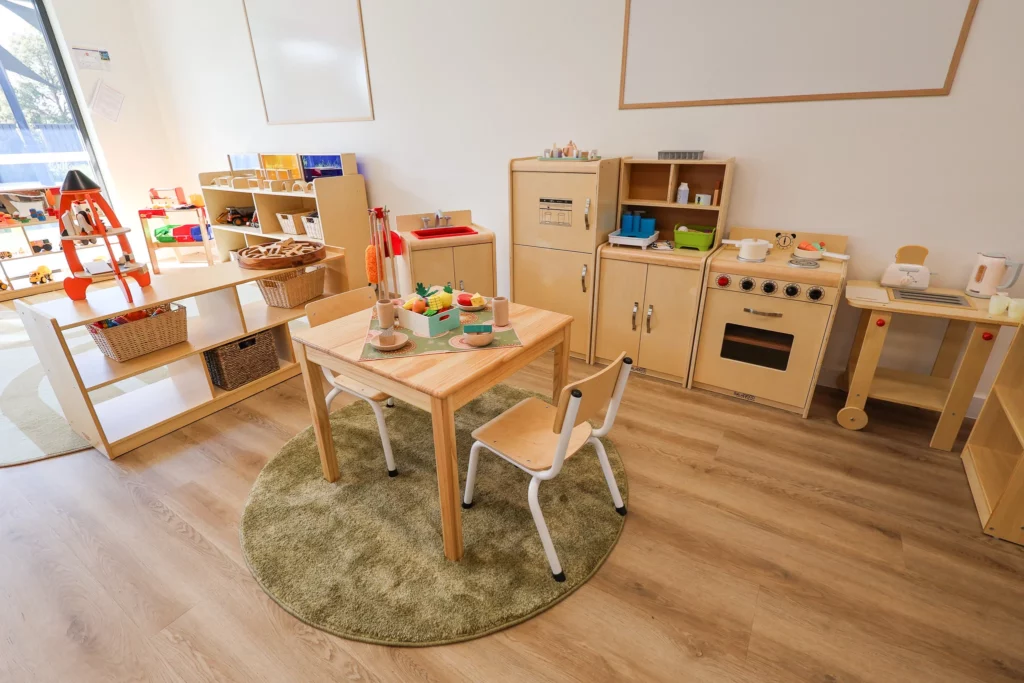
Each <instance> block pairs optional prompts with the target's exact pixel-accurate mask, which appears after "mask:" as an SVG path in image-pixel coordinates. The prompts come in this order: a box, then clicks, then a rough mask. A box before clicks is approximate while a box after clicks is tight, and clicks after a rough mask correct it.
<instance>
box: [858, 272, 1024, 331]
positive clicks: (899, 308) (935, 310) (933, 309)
mask: <svg viewBox="0 0 1024 683" xmlns="http://www.w3.org/2000/svg"><path fill="white" fill-rule="evenodd" d="M851 289H853V290H854V291H855V292H856V291H857V290H858V289H860V290H867V289H870V290H872V291H874V292H881V293H883V294H884V295H885V297H886V299H887V301H886V302H884V303H883V302H880V301H874V300H873V299H861V298H854V297H851V296H850V290H851ZM925 291H926V292H931V293H934V294H950V295H954V296H962V297H964V298H965V299H967V302H968V303H969V304H971V307H970V308H964V307H961V306H947V305H943V304H925V303H919V302H916V301H903V300H900V299H893V296H892V288H891V287H883V286H882V285H880V284H879V283H877V282H872V281H870V280H850V281H849V282H847V283H846V302H847V303H848V304H850V305H851V306H853V307H854V308H865V309H868V310H872V311H890V312H892V313H905V314H908V315H920V316H925V317H928V318H946V319H947V320H964V321H967V322H974V323H989V324H992V325H1009V326H1012V327H1017V326H1019V325H1020V322H1018V321H1016V320H1010V318H1009V317H1008V316H1007V315H1006V314H1003V315H989V313H988V299H977V298H974V297H970V296H967V295H966V294H965V293H964V291H963V290H962V289H943V288H941V287H929V288H928V289H927V290H925Z"/></svg>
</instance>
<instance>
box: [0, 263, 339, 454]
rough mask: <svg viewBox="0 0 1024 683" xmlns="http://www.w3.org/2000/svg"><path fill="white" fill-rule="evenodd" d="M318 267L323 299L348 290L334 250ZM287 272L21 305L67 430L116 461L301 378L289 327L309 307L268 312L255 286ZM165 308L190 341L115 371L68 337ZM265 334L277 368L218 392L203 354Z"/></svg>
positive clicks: (210, 272)
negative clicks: (182, 322)
mask: <svg viewBox="0 0 1024 683" xmlns="http://www.w3.org/2000/svg"><path fill="white" fill-rule="evenodd" d="M319 263H320V264H323V265H324V266H326V268H327V275H326V277H325V289H324V296H330V295H332V294H336V293H339V292H341V291H344V285H343V284H342V283H343V282H344V281H345V272H346V269H345V259H344V252H343V251H342V250H340V249H334V248H328V255H327V257H326V258H325V259H324V260H323V261H321V262H319ZM301 267H303V268H304V267H305V266H301ZM290 270H294V268H285V269H280V270H260V271H257V270H243V269H241V268H239V267H238V266H237V264H225V265H220V266H217V267H215V268H208V269H202V270H196V271H193V272H180V273H175V274H167V275H159V276H154V278H153V283H152V284H151V285H150V286H149V287H146V288H141V289H140V288H137V287H136V286H135V285H132V289H133V296H134V297H135V301H134V303H132V304H128V303H127V302H126V301H125V299H124V296H123V295H122V293H121V292H120V291H119V290H117V289H105V290H96V291H94V292H89V297H88V298H87V300H86V301H84V302H73V301H71V300H70V299H58V300H55V301H50V302H44V303H40V304H35V305H29V304H25V303H24V302H20V301H19V302H18V304H17V308H18V313H19V315H20V316H21V317H22V320H23V321H24V323H25V327H26V330H27V331H28V333H29V337H30V338H31V339H32V342H33V346H34V347H35V348H36V350H37V351H38V353H39V355H40V359H41V360H42V361H43V365H44V367H46V369H47V375H48V377H49V378H50V383H51V386H53V387H54V393H55V394H56V395H57V399H58V401H59V402H60V405H61V408H62V410H63V411H64V415H65V417H66V418H67V420H68V422H69V423H70V424H71V426H72V427H73V428H74V429H75V431H76V432H78V433H79V434H81V435H82V436H83V438H85V439H86V440H87V441H89V443H91V444H92V445H93V446H94V447H96V448H97V449H98V450H100V451H101V452H103V453H105V454H106V455H107V456H108V457H110V458H115V457H117V456H119V455H121V454H123V453H126V452H128V451H130V450H133V449H135V448H138V447H139V446H141V445H143V444H145V443H148V442H150V441H153V440H154V439H156V438H159V437H160V436H163V435H164V434H167V433H169V432H171V431H173V430H175V429H178V428H179V427H182V426H184V425H186V424H188V423H190V422H194V421H195V420H198V419H200V418H202V417H205V416H206V415H209V414H210V413H212V412H215V411H217V410H220V409H221V408H224V407H226V406H228V405H230V404H232V403H235V402H237V401H241V400H242V399H245V398H247V397H249V396H251V395H253V394H255V393H257V392H259V391H262V390H263V389H266V388H268V387H271V386H273V385H274V384H277V383H278V382H282V381H284V380H285V379H288V378H289V377H293V376H295V375H297V374H299V365H298V363H297V362H296V355H295V350H294V345H293V342H292V337H291V332H290V326H291V325H292V324H293V323H298V321H300V320H302V319H304V317H305V306H304V305H300V306H296V307H295V308H287V309H286V308H276V307H272V306H269V305H267V304H266V303H265V302H264V301H263V299H262V297H261V296H260V294H259V292H258V288H257V285H256V280H258V279H261V278H263V277H267V276H271V275H276V274H280V273H285V272H288V271H290ZM165 303H178V304H181V305H183V306H184V307H185V310H186V312H187V319H188V339H187V340H186V341H184V342H181V343H179V344H174V345H173V346H169V347H166V348H163V349H159V350H157V351H153V352H151V353H148V354H145V355H143V356H139V357H137V358H133V359H131V360H128V361H124V362H117V361H113V360H110V359H109V358H107V357H106V356H104V355H103V354H102V353H101V352H100V351H99V349H98V348H95V347H93V346H91V345H86V346H87V348H86V349H85V350H79V351H74V352H72V351H71V345H69V344H68V341H67V339H66V338H65V334H64V333H65V331H67V330H77V329H81V328H82V327H84V326H86V325H89V324H90V323H92V322H95V321H97V320H103V319H105V318H108V317H116V316H118V315H123V314H125V313H128V312H129V311H133V310H138V309H141V308H148V307H151V306H156V305H160V304H165ZM265 330H270V331H271V334H272V335H273V338H274V346H275V348H276V351H277V357H278V362H279V367H278V369H277V370H276V371H275V372H272V373H270V374H268V375H265V376H263V377H261V378H259V379H256V380H254V381H252V382H250V383H248V384H246V385H244V386H241V387H238V388H237V389H233V390H224V389H221V388H219V387H216V386H215V385H214V384H213V381H212V378H211V376H210V372H209V369H208V367H207V365H206V360H205V358H204V356H203V352H204V351H208V350H210V349H213V348H216V347H218V346H222V345H224V344H228V343H232V342H236V341H238V340H241V339H245V338H246V337H248V336H250V335H253V334H256V333H258V332H262V331H265ZM160 369H163V372H160V373H152V374H147V373H151V371H158V370H160ZM140 376H141V377H140ZM133 378H137V379H134V380H133ZM113 385H116V386H113Z"/></svg>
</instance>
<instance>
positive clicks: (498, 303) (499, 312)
mask: <svg viewBox="0 0 1024 683" xmlns="http://www.w3.org/2000/svg"><path fill="white" fill-rule="evenodd" d="M491 306H492V307H493V309H494V324H495V325H497V326H498V327H505V326H506V325H508V299H506V298H505V297H503V296H496V297H494V298H493V299H491Z"/></svg>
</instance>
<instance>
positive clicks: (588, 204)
mask: <svg viewBox="0 0 1024 683" xmlns="http://www.w3.org/2000/svg"><path fill="white" fill-rule="evenodd" d="M618 182H619V160H618V159H617V158H616V159H601V160H599V161H568V160H558V161H541V160H539V159H536V158H533V157H531V158H525V159H513V160H512V162H511V163H510V164H509V195H510V196H509V208H510V211H511V216H510V225H511V233H512V235H511V237H512V248H511V250H510V252H511V260H512V262H511V270H512V297H511V298H512V300H513V301H515V302H517V303H521V304H526V305H527V306H535V307H537V308H543V309H546V310H549V311H556V312H558V313H564V314H566V315H571V316H572V317H573V322H572V332H571V335H572V337H571V340H570V344H569V348H570V351H571V354H572V355H573V356H576V357H578V358H583V359H585V360H586V361H587V362H590V360H591V356H590V347H591V344H590V332H591V323H592V321H593V311H594V286H595V283H596V278H595V270H596V267H597V248H598V247H599V246H600V245H601V244H603V243H604V242H606V241H607V239H608V234H609V233H610V232H612V231H613V230H615V212H616V198H617V196H618V194H617V187H618Z"/></svg>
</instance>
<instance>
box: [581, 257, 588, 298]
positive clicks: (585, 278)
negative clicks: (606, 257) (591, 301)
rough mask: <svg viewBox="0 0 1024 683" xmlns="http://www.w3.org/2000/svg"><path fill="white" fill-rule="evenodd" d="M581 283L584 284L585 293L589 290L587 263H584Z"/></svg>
mask: <svg viewBox="0 0 1024 683" xmlns="http://www.w3.org/2000/svg"><path fill="white" fill-rule="evenodd" d="M580 284H581V285H582V286H583V292H584V294H585V293H586V291H587V264H586V263H584V264H583V272H582V273H580Z"/></svg>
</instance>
